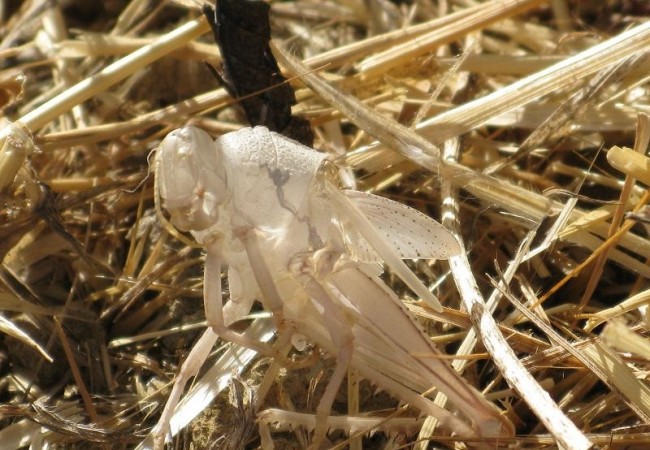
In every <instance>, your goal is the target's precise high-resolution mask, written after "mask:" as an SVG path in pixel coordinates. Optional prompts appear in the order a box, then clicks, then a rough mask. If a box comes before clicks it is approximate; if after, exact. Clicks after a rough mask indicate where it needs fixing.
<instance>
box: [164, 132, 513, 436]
mask: <svg viewBox="0 0 650 450" xmlns="http://www.w3.org/2000/svg"><path fill="white" fill-rule="evenodd" d="M325 159H326V156H325V155H324V154H322V153H319V152H317V151H315V150H313V149H311V148H308V147H305V146H303V145H301V144H299V143H297V142H294V141H292V140H290V139H287V138H286V137H284V136H282V135H279V134H276V133H273V132H270V131H269V130H268V129H266V128H264V127H255V128H244V129H242V130H239V131H236V132H232V133H228V134H226V135H224V136H221V137H220V138H219V139H217V140H216V141H213V140H212V138H211V137H210V136H209V135H208V134H207V133H206V132H204V131H202V130H200V129H198V128H194V127H186V128H181V129H179V130H176V131H174V132H172V133H170V134H169V135H168V136H167V137H166V138H165V139H164V141H163V142H162V144H161V145H160V148H159V150H158V153H157V155H156V168H155V170H156V182H157V185H158V188H157V191H159V192H157V193H156V195H157V196H158V195H160V198H161V199H162V203H163V206H164V207H165V209H166V210H167V211H168V212H169V214H170V216H171V222H172V224H173V225H174V226H175V227H177V228H178V229H180V230H183V231H190V232H191V233H192V235H193V236H194V238H195V239H196V241H197V242H198V243H199V244H201V245H202V246H204V247H205V249H206V251H207V253H206V262H205V281H204V301H205V311H206V317H207V320H208V323H209V324H210V325H211V327H212V330H213V331H214V332H215V333H216V334H218V335H219V336H220V337H222V338H223V339H226V340H230V341H232V342H235V343H238V344H241V345H245V346H249V347H253V348H259V349H260V350H262V351H265V350H267V349H265V348H263V346H262V345H261V344H260V343H258V342H256V341H250V340H247V339H245V338H244V337H242V336H241V335H239V334H237V333H235V332H234V331H232V330H230V329H229V328H228V325H229V324H230V323H232V322H234V321H236V320H238V319H240V318H241V317H243V316H244V315H245V314H247V313H248V312H249V310H250V308H251V305H252V303H253V301H254V300H255V299H259V300H261V301H262V303H263V305H264V307H265V308H266V309H267V310H268V311H270V312H272V313H273V316H274V319H275V320H276V323H277V324H278V328H279V332H280V333H282V332H283V331H286V332H288V333H289V334H291V333H298V334H301V335H305V336H307V337H308V338H310V339H312V340H313V341H314V342H316V343H317V344H318V345H320V346H321V347H322V348H324V349H325V350H326V351H327V352H328V353H329V354H331V355H333V356H335V357H336V358H337V364H336V368H335V370H334V373H333V375H332V377H331V379H330V381H329V384H328V386H327V388H326V389H325V393H324V394H323V396H322V398H321V400H320V403H319V405H318V407H317V413H316V419H317V420H316V423H317V426H316V430H315V433H314V438H313V443H314V445H317V444H318V443H319V442H320V441H322V440H323V438H324V437H325V434H326V432H327V425H326V418H327V416H328V415H329V413H330V410H331V406H332V403H333V401H334V398H335V396H336V393H337V391H338V389H339V387H340V385H341V383H342V381H343V380H344V378H345V374H346V372H347V369H348V368H349V367H354V368H355V369H356V370H357V371H358V372H359V373H360V374H361V375H362V376H364V377H366V378H367V379H369V380H371V381H372V382H374V383H376V384H377V385H379V386H381V387H382V388H384V389H386V390H387V391H389V392H391V393H392V394H393V395H394V396H396V397H397V398H398V399H400V400H401V401H403V402H407V403H409V404H411V405H412V406H414V407H416V408H418V409H420V410H421V411H422V412H423V413H425V414H430V415H433V416H435V417H437V418H438V419H439V421H440V423H441V425H442V426H443V427H444V428H445V429H447V430H448V431H451V432H454V433H458V434H461V435H466V436H473V437H496V436H500V435H509V434H511V433H512V425H511V424H510V422H509V421H508V420H507V419H506V418H505V417H503V416H502V415H501V413H500V411H499V410H498V409H497V408H496V407H495V406H494V405H493V404H491V403H489V402H488V401H486V400H485V398H484V397H483V396H482V395H481V394H480V393H479V392H478V391H476V390H475V389H474V388H473V387H472V386H470V385H469V384H468V383H467V382H466V381H465V380H464V379H463V378H461V377H459V376H458V375H457V374H456V372H455V371H454V370H453V369H452V368H451V367H450V366H449V365H448V364H447V363H446V362H445V361H444V359H443V358H439V356H440V355H441V353H440V351H439V350H438V349H437V348H436V346H435V345H434V344H433V343H432V342H431V340H430V339H429V337H428V336H427V335H426V334H425V333H424V332H423V330H422V329H421V327H420V325H419V324H418V322H417V321H416V320H415V318H414V317H413V316H412V315H411V313H410V312H409V311H407V309H406V308H405V306H404V305H403V304H402V302H401V301H400V300H399V299H398V298H397V296H396V294H395V293H394V292H393V291H392V290H391V289H390V288H388V287H387V286H386V285H385V284H384V283H383V282H382V281H381V279H380V278H379V275H380V273H381V269H380V266H379V265H378V264H377V263H378V262H381V261H384V262H385V263H386V264H387V265H388V266H390V267H391V269H392V270H393V271H394V272H395V273H396V274H397V275H398V276H400V278H402V280H404V281H405V283H406V284H407V285H408V286H409V287H410V288H411V289H412V290H413V291H414V292H415V293H416V294H417V295H418V296H419V297H420V298H422V299H423V300H425V301H427V302H428V303H429V304H430V305H431V306H432V307H433V308H435V309H438V310H440V309H441V307H440V304H439V303H438V301H437V299H436V298H435V297H434V296H433V294H431V293H430V292H429V290H428V289H427V288H426V287H425V286H424V285H423V284H422V283H421V281H420V280H418V279H417V277H416V276H415V275H414V274H413V272H411V271H410V270H409V269H408V267H407V266H406V265H404V263H403V261H402V258H431V259H433V258H435V259H446V258H448V257H450V256H453V255H454V254H457V253H458V252H459V245H458V243H457V241H456V239H455V238H454V236H453V235H452V234H451V233H449V232H448V231H447V230H446V229H445V228H444V227H442V225H440V224H439V223H438V222H436V221H434V220H433V219H431V218H429V217H427V216H425V215H424V214H422V213H420V212H418V211H416V210H414V209H412V208H410V207H407V206H405V205H402V204H401V203H397V202H394V201H391V200H388V199H385V198H382V197H378V196H375V195H371V194H366V193H363V192H357V191H341V190H339V189H338V188H336V187H335V184H334V183H333V182H332V181H331V180H330V179H328V171H327V170H325V169H324V167H326V166H327V164H324V163H325ZM222 263H225V264H227V265H228V276H229V285H230V299H229V300H228V302H227V303H226V304H225V305H223V303H222V298H221V279H220V272H221V265H222ZM206 354H207V350H206V349H203V350H201V351H198V350H197V351H193V352H192V353H191V354H190V356H189V357H188V359H187V360H186V361H185V363H184V364H183V366H182V368H181V371H180V374H179V377H178V378H177V381H176V385H175V387H174V390H173V395H172V396H171V397H170V400H169V401H168V403H167V405H166V407H165V411H164V413H163V416H162V418H161V420H160V422H159V424H158V426H157V427H156V429H155V431H154V432H155V433H156V435H157V440H156V442H157V445H158V446H162V442H163V438H164V435H165V433H166V431H167V429H168V421H169V418H170V415H171V411H172V410H173V408H174V407H175V405H176V402H177V401H178V397H179V396H180V392H181V391H182V389H183V386H184V384H185V383H186V381H187V380H188V378H189V377H191V376H193V375H194V374H195V372H196V370H198V368H199V367H200V366H201V364H202V363H203V361H204V359H205V355H206ZM416 355H417V356H416ZM432 387H435V388H437V389H439V390H440V391H442V392H444V393H445V394H446V395H447V396H448V397H449V399H450V400H451V401H452V402H453V403H454V405H455V407H456V408H457V413H452V412H450V411H448V410H445V409H442V408H440V407H438V406H436V405H435V404H434V403H433V402H432V401H431V400H429V399H428V398H426V397H424V396H421V395H420V394H422V393H424V392H425V391H427V390H429V389H431V388H432Z"/></svg>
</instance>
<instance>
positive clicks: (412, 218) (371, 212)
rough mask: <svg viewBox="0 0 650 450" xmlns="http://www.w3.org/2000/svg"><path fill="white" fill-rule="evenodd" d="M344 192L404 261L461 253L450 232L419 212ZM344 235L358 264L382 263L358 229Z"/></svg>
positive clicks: (388, 202)
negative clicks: (359, 262) (360, 262)
mask: <svg viewBox="0 0 650 450" xmlns="http://www.w3.org/2000/svg"><path fill="white" fill-rule="evenodd" d="M343 193H344V194H345V196H346V197H347V198H348V199H349V200H350V201H352V203H354V205H355V206H356V207H357V208H358V209H359V210H360V211H361V212H362V213H363V215H365V216H366V217H367V218H368V220H369V221H370V223H371V224H372V225H374V226H375V227H376V228H377V230H378V231H379V232H380V233H381V234H382V235H383V236H384V237H385V238H386V241H387V242H389V243H390V244H391V246H392V247H393V249H394V250H395V251H396V253H397V254H398V255H399V256H400V257H401V258H402V259H419V258H424V259H447V258H449V257H451V256H454V255H457V254H458V253H459V252H460V245H458V241H457V240H456V238H455V237H454V236H453V235H452V234H451V233H450V232H449V230H447V229H446V228H445V227H443V226H442V225H441V224H439V223H438V222H436V221H435V220H433V219H432V218H430V217H429V216H426V215H424V214H422V213H421V212H420V211H418V210H416V209H413V208H411V207H409V206H406V205H403V204H401V203H398V202H394V201H392V200H389V199H387V198H384V197H379V196H377V195H373V194H368V193H366V192H359V191H343ZM344 235H345V236H346V239H345V245H346V247H347V248H348V250H350V252H351V253H352V254H353V255H354V256H355V257H356V258H357V259H358V260H359V261H364V262H377V261H380V260H381V258H380V257H379V255H377V253H376V252H375V251H374V249H373V247H372V246H371V245H370V244H369V243H368V241H366V239H365V238H364V237H363V235H362V234H361V233H360V232H359V231H358V230H356V228H355V227H350V229H349V230H347V229H346V233H345V234H344Z"/></svg>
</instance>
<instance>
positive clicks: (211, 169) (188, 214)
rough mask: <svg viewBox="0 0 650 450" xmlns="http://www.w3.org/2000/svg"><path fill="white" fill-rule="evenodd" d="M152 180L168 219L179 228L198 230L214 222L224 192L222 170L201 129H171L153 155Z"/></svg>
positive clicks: (224, 194) (209, 140)
mask: <svg viewBox="0 0 650 450" xmlns="http://www.w3.org/2000/svg"><path fill="white" fill-rule="evenodd" d="M156 181H157V183H158V186H159V192H160V197H161V199H162V202H163V206H164V207H165V208H166V209H167V211H169V214H170V216H171V222H172V223H173V224H174V226H176V227H177V228H178V229H179V230H181V231H202V230H205V229H206V228H209V227H210V226H212V225H214V224H216V223H217V220H218V219H219V205H220V204H221V203H223V201H224V200H225V198H226V194H227V187H226V179H225V170H224V168H223V166H222V165H221V164H220V163H219V160H218V153H217V151H216V148H215V145H214V141H213V140H212V138H211V137H210V135H208V134H207V133H206V132H205V131H203V130H201V129H199V128H196V127H184V128H180V129H178V130H175V131H172V132H171V133H169V134H168V135H167V137H165V139H164V140H163V141H162V143H161V144H160V148H159V149H158V153H157V155H156Z"/></svg>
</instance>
